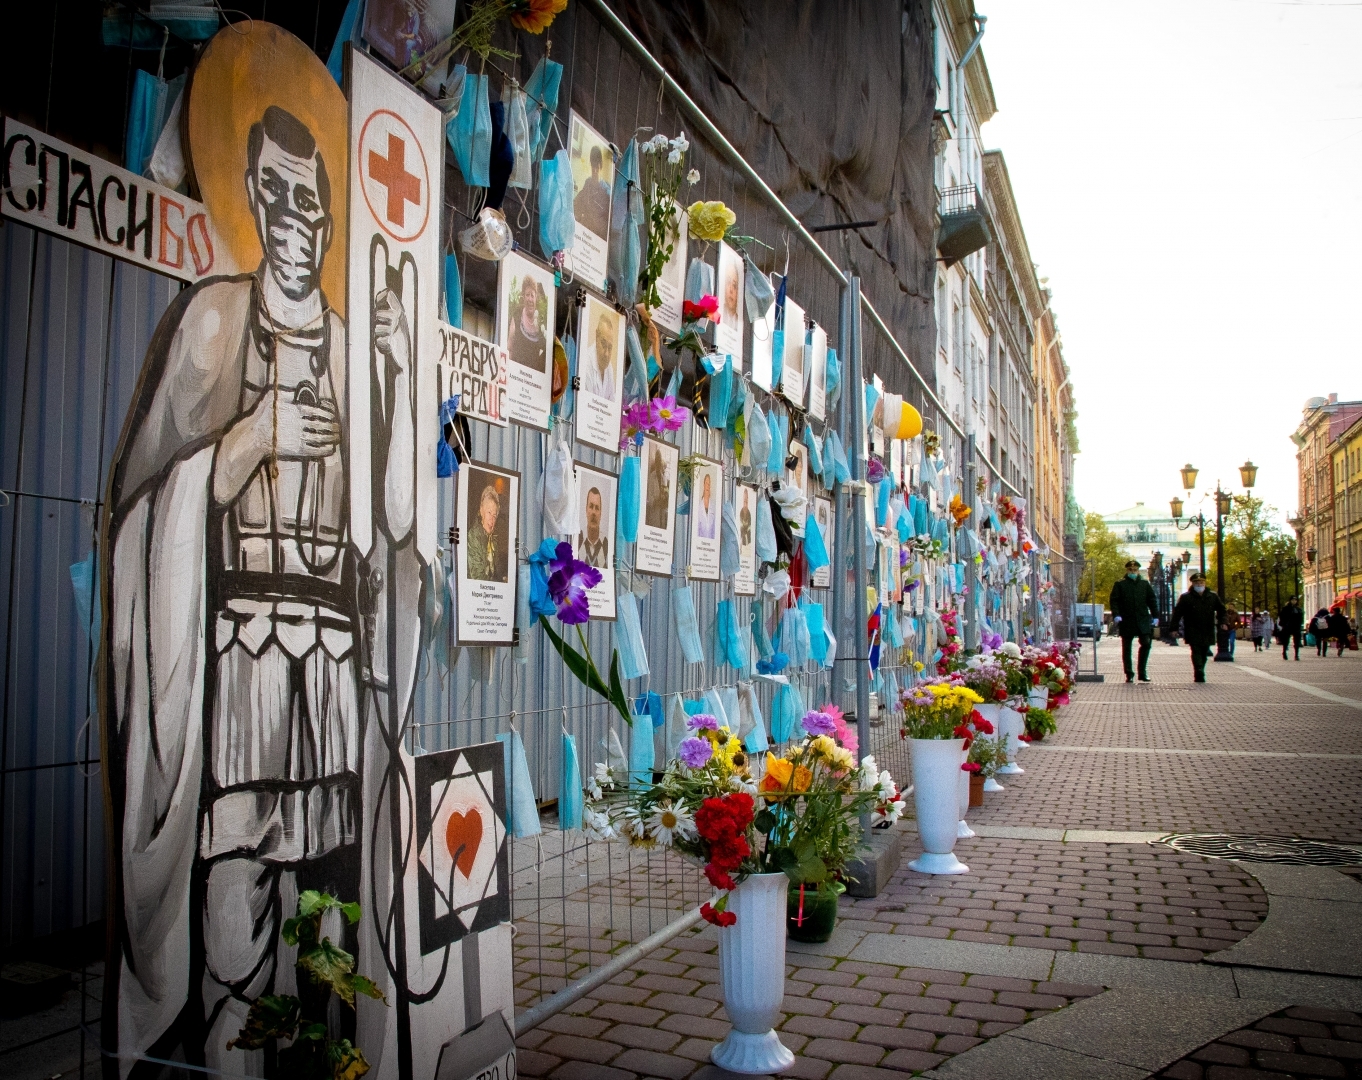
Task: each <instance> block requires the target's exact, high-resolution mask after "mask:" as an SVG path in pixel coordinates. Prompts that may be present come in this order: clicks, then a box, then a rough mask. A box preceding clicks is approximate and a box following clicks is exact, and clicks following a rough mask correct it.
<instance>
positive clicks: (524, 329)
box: [497, 251, 554, 374]
mask: <svg viewBox="0 0 1362 1080" xmlns="http://www.w3.org/2000/svg"><path fill="white" fill-rule="evenodd" d="M553 298H554V289H553V271H552V270H549V269H547V268H546V267H543V266H541V265H539V264H537V263H534V262H532V261H531V260H529V259H527V258H525V257H524V256H523V255H520V254H517V253H516V252H514V251H513V252H511V254H509V255H507V256H506V258H505V259H504V260H503V261H502V264H501V268H500V280H499V281H498V288H497V331H498V333H497V339H498V342H499V343H500V344H502V345H504V346H506V352H507V354H508V355H509V356H510V359H511V363H513V364H519V365H520V366H521V367H523V368H528V369H529V370H531V371H535V372H539V373H540V374H545V373H547V372H548V370H549V357H550V355H552V349H553V314H554V313H553Z"/></svg>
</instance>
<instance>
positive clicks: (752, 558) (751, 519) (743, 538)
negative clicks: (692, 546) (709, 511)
mask: <svg viewBox="0 0 1362 1080" xmlns="http://www.w3.org/2000/svg"><path fill="white" fill-rule="evenodd" d="M734 496H735V498H734V501H735V502H736V504H737V508H738V509H737V519H738V572H737V573H736V574H734V575H733V593H734V595H735V596H754V595H756V591H757V506H758V503H759V496H758V494H757V489H756V488H755V487H753V486H752V485H750V484H738V485H736V487H735V488H734Z"/></svg>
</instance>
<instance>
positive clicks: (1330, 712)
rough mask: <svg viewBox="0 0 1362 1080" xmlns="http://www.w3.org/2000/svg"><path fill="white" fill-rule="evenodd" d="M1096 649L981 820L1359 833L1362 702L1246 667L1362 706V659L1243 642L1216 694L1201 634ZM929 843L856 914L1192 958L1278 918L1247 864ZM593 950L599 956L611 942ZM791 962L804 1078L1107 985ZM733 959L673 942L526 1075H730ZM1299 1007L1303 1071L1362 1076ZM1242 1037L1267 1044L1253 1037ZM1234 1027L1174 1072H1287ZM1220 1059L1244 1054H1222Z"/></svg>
mask: <svg viewBox="0 0 1362 1080" xmlns="http://www.w3.org/2000/svg"><path fill="white" fill-rule="evenodd" d="M1084 659H1085V660H1088V661H1089V662H1090V658H1089V657H1087V656H1085V658H1084ZM1099 661H1100V666H1101V670H1102V671H1103V672H1104V674H1105V675H1106V677H1107V681H1106V682H1105V683H1102V684H1091V683H1084V684H1080V686H1079V687H1078V690H1077V693H1076V694H1075V695H1074V701H1073V703H1072V704H1071V705H1069V706H1067V707H1065V708H1064V709H1063V710H1061V711H1060V713H1059V714H1058V720H1059V731H1058V733H1057V734H1056V735H1055V736H1053V737H1052V738H1051V739H1049V740H1047V743H1046V744H1043V745H1041V746H1037V747H1035V748H1033V749H1032V750H1030V751H1027V752H1026V753H1025V754H1023V755H1022V757H1021V764H1022V765H1023V766H1024V768H1025V769H1026V772H1025V773H1024V774H1023V775H1021V776H1014V777H1011V778H1003V781H1004V783H1005V785H1006V787H1007V790H1006V791H1005V792H1002V793H998V794H992V795H989V796H986V799H987V802H986V805H985V806H984V807H982V808H976V809H974V810H971V811H970V814H969V818H970V821H971V823H972V824H975V825H986V826H1014V827H1015V826H1023V827H1025V826H1031V827H1043V828H1051V829H1053V828H1079V829H1110V830H1120V831H1140V832H1165V831H1167V832H1171V831H1178V832H1184V831H1185V832H1193V831H1197V832H1211V831H1214V832H1254V833H1268V834H1272V835H1296V836H1306V837H1313V838H1317V839H1328V840H1338V841H1344V842H1358V841H1360V840H1362V815H1359V814H1358V813H1357V807H1358V805H1360V804H1362V708H1359V707H1353V706H1352V705H1350V704H1348V703H1347V702H1338V701H1333V700H1326V699H1324V698H1321V697H1319V696H1312V695H1311V694H1310V693H1308V692H1307V691H1305V690H1303V689H1301V688H1300V687H1299V686H1292V685H1286V684H1283V683H1281V682H1277V681H1274V680H1272V679H1267V678H1263V677H1261V676H1254V675H1252V674H1249V673H1247V671H1246V669H1247V668H1250V667H1251V668H1254V669H1257V670H1259V671H1262V672H1265V673H1267V674H1269V675H1274V676H1278V677H1279V678H1286V679H1290V680H1294V681H1295V682H1297V683H1302V684H1305V685H1306V686H1309V687H1312V688H1314V689H1316V690H1318V691H1320V692H1323V693H1326V694H1332V695H1336V696H1339V697H1343V698H1346V699H1349V701H1356V702H1358V703H1359V705H1360V706H1362V661H1360V660H1359V654H1357V653H1349V654H1345V655H1344V656H1343V657H1342V658H1341V659H1339V658H1335V657H1332V656H1331V657H1329V658H1328V659H1327V660H1321V659H1318V658H1317V657H1315V656H1314V655H1313V652H1311V653H1310V654H1309V655H1306V654H1304V653H1303V654H1302V660H1301V661H1300V662H1295V661H1283V660H1282V659H1281V654H1280V652H1275V653H1261V654H1257V655H1255V654H1253V653H1252V650H1251V647H1250V648H1248V649H1244V648H1240V650H1239V652H1238V655H1237V657H1236V663H1235V664H1234V665H1227V664H1212V665H1209V668H1208V670H1209V680H1210V681H1209V682H1208V683H1207V684H1206V685H1204V686H1199V685H1195V684H1193V682H1192V678H1191V664H1190V661H1189V660H1188V657H1187V650H1186V649H1185V648H1177V649H1173V648H1169V647H1167V646H1162V645H1159V646H1156V647H1155V651H1154V654H1153V657H1152V662H1151V665H1150V674H1151V676H1152V677H1153V679H1154V681H1153V683H1151V684H1139V683H1136V684H1133V685H1127V684H1126V683H1125V682H1124V679H1123V678H1122V675H1121V672H1120V649H1119V644H1117V643H1114V642H1110V641H1104V642H1102V643H1101V646H1100V649H1099ZM1303 755H1311V756H1303ZM902 779H903V780H905V781H906V780H907V777H906V776H905V777H903V778H902ZM917 850H918V848H917V845H916V839H915V837H914V836H913V835H912V834H911V833H909V834H907V835H905V837H904V856H903V862H904V864H905V865H904V866H901V867H900V869H899V871H898V872H897V873H896V874H895V875H894V876H893V878H892V880H891V882H890V884H889V886H888V888H887V889H886V890H885V891H884V892H882V893H881V894H880V895H879V896H878V897H876V898H874V899H868V900H855V899H851V898H844V900H843V903H842V912H841V919H840V920H839V926H840V927H841V928H843V929H846V930H853V931H861V932H865V933H881V934H886V933H887V934H890V935H899V936H901V935H908V936H913V937H936V938H950V939H952V940H956V941H971V942H983V943H991V944H999V945H1004V944H1005V945H1014V946H1016V945H1021V946H1032V947H1035V948H1042V949H1050V950H1057V949H1058V950H1075V951H1078V952H1101V953H1108V954H1114V955H1120V956H1138V957H1144V958H1148V959H1164V960H1182V961H1188V962H1195V961H1198V960H1200V959H1201V958H1202V957H1204V956H1205V955H1207V954H1209V953H1211V952H1214V951H1215V950H1218V949H1222V948H1224V947H1226V946H1228V945H1230V944H1233V943H1234V942H1235V941H1237V940H1239V939H1240V938H1242V937H1244V936H1245V935H1246V934H1248V933H1249V932H1251V931H1252V930H1253V929H1254V928H1255V927H1256V926H1257V925H1258V923H1259V921H1260V920H1261V919H1262V918H1263V916H1264V915H1265V913H1266V910H1267V902H1266V898H1265V896H1264V894H1263V892H1262V890H1261V889H1260V888H1259V887H1258V885H1257V883H1256V882H1255V881H1254V880H1253V878H1252V877H1251V876H1250V875H1249V874H1248V873H1247V872H1246V871H1245V870H1243V869H1242V868H1241V867H1240V865H1239V864H1236V863H1233V862H1226V861H1220V860H1214V859H1202V858H1198V857H1195V856H1189V855H1186V854H1183V853H1180V852H1177V851H1174V850H1173V849H1171V848H1168V847H1166V846H1162V845H1149V844H1097V843H1061V842H1059V841H1056V840H1014V839H999V838H996V837H984V836H980V837H977V838H975V839H972V840H962V841H960V842H959V844H958V845H957V848H956V851H957V853H958V854H959V856H960V858H961V859H962V860H963V861H964V862H966V863H967V864H968V865H969V866H970V873H969V874H966V875H962V876H959V877H952V878H944V879H943V878H932V877H929V876H925V875H920V874H916V873H913V872H911V871H909V870H907V869H906V863H907V861H908V860H909V859H911V858H912V857H913V856H914V855H915V854H916V852H917ZM544 945H545V946H546V947H547V948H548V949H550V950H557V949H561V950H562V952H561V953H559V952H556V951H555V952H553V953H552V961H553V962H554V963H555V964H562V965H563V967H559V968H558V970H559V971H562V970H565V968H568V967H571V968H574V969H575V970H585V967H586V965H585V960H584V959H583V960H582V961H581V962H580V963H574V961H573V957H574V956H578V955H580V956H582V957H583V958H584V957H585V952H584V950H585V949H586V947H587V946H588V945H591V946H592V947H593V948H595V949H596V950H599V949H600V948H601V945H600V943H599V941H595V942H592V941H587V940H584V939H583V936H582V934H581V933H580V932H578V931H575V930H566V931H559V932H558V936H557V937H556V938H554V937H552V936H550V937H545V938H544ZM530 951H531V950H530V949H529V948H528V943H527V948H526V949H525V955H521V956H518V959H517V974H516V978H517V985H518V987H519V989H518V990H517V997H518V999H519V1000H520V1001H521V1002H523V1003H528V1002H530V1001H532V1000H535V999H537V998H538V997H539V995H540V994H541V993H542V992H544V991H545V990H549V991H550V992H551V989H553V988H556V985H561V983H557V984H555V985H554V986H553V987H549V986H545V985H543V982H542V979H543V976H539V975H536V974H535V973H534V971H533V970H531V969H532V968H533V964H534V960H533V958H532V957H531V956H529V955H528V953H529V952H530ZM1030 955H1034V954H1030ZM591 959H592V961H593V962H594V963H597V964H598V963H599V962H600V953H599V951H598V952H597V953H596V954H595V955H593V956H592V957H591ZM788 959H789V961H790V962H789V964H788V965H787V983H786V991H787V993H786V998H785V1003H784V1008H783V1015H782V1019H781V1021H780V1023H779V1024H778V1029H779V1031H780V1034H781V1039H782V1041H783V1042H785V1043H786V1045H788V1046H789V1047H790V1048H791V1049H792V1050H794V1051H795V1053H796V1055H797V1056H796V1061H795V1066H794V1068H793V1069H792V1070H791V1072H790V1074H789V1075H793V1076H804V1077H816V1078H822V1077H831V1078H833V1080H872V1078H876V1077H891V1076H893V1077H898V1076H905V1075H909V1074H912V1073H915V1072H919V1071H922V1070H924V1069H929V1068H932V1067H934V1066H935V1065H936V1064H938V1063H939V1062H940V1061H941V1060H943V1059H944V1058H945V1057H948V1056H950V1055H952V1054H957V1053H960V1052H962V1051H964V1050H966V1049H968V1048H970V1047H971V1046H974V1045H977V1044H978V1043H979V1042H980V1041H982V1040H985V1039H989V1038H992V1037H993V1036H995V1035H998V1034H1001V1033H1002V1032H1003V1031H1005V1030H1008V1029H1009V1028H1011V1027H1015V1026H1016V1025H1019V1024H1022V1023H1025V1022H1026V1021H1028V1020H1031V1019H1034V1018H1035V1017H1037V1016H1039V1015H1042V1014H1043V1013H1044V1012H1047V1011H1051V1010H1054V1009H1058V1008H1062V1007H1063V1006H1064V1005H1066V1004H1068V1003H1070V1002H1072V1001H1074V1000H1077V999H1078V998H1081V997H1085V996H1089V995H1091V994H1094V993H1097V992H1098V991H1099V990H1100V988H1099V987H1095V986H1076V985H1065V984H1056V983H1044V982H1039V983H1038V982H1031V981H1027V980H1024V979H1008V978H1000V977H990V976H981V975H967V974H965V973H963V972H950V971H934V970H932V971H929V970H922V969H916V968H903V967H894V966H888V965H882V964H870V963H862V962H858V961H853V960H847V959H842V958H838V957H834V956H817V955H812V954H807V953H800V954H795V953H793V952H792V953H791V954H789V957H788ZM717 964H718V956H717V952H716V939H715V936H714V931H713V930H712V929H709V928H706V929H703V930H698V931H692V932H688V933H686V934H684V935H682V936H681V937H680V938H677V939H674V940H673V941H671V942H670V943H669V944H668V946H667V947H665V948H663V949H659V950H657V951H656V952H654V953H653V954H652V955H650V956H649V957H648V958H647V959H645V960H643V961H641V962H639V963H637V964H635V965H633V966H632V968H631V969H630V970H628V971H626V972H624V973H623V974H622V975H620V976H619V977H618V978H617V979H615V980H614V981H612V982H610V983H607V984H606V985H604V986H602V987H600V988H598V989H597V990H596V991H594V992H593V993H592V994H591V995H590V996H589V997H586V998H584V999H582V1000H581V1001H579V1002H577V1003H576V1004H574V1005H573V1006H571V1007H569V1009H568V1010H566V1011H565V1012H563V1013H560V1014H559V1015H558V1016H556V1017H554V1018H552V1019H550V1020H548V1021H547V1022H545V1023H544V1024H543V1025H541V1026H540V1027H539V1028H537V1029H536V1030H534V1031H530V1032H527V1033H525V1034H524V1035H522V1036H521V1038H520V1040H519V1044H520V1047H521V1063H520V1071H521V1072H522V1073H524V1074H525V1075H526V1076H548V1077H555V1078H572V1077H582V1078H587V1077H600V1078H603V1080H628V1078H631V1077H668V1078H678V1080H679V1078H682V1077H695V1078H696V1080H700V1078H702V1077H717V1076H721V1075H726V1074H722V1073H720V1072H719V1071H718V1070H715V1069H714V1067H713V1066H710V1065H708V1064H707V1062H708V1054H709V1049H710V1047H711V1046H712V1045H714V1043H715V1042H717V1041H718V1040H720V1039H722V1038H723V1036H724V1034H725V1033H726V1032H727V1030H728V1023H727V1020H726V1018H725V1014H724V1010H723V1005H722V1003H721V1001H722V995H721V993H720V989H719V985H718V973H717ZM536 979H538V980H540V981H539V982H536V981H535V980H536ZM541 986H542V987H543V988H542V989H541V988H540V987H541ZM1306 1011H1309V1010H1306ZM1296 1012H1300V1010H1288V1011H1287V1012H1286V1013H1283V1014H1282V1015H1281V1016H1280V1017H1277V1018H1269V1020H1266V1021H1263V1024H1266V1025H1268V1027H1266V1028H1264V1027H1262V1026H1261V1025H1259V1026H1258V1027H1257V1028H1255V1029H1253V1031H1257V1032H1260V1033H1261V1032H1266V1033H1268V1034H1271V1035H1273V1036H1274V1037H1276V1038H1279V1039H1282V1040H1284V1041H1283V1042H1282V1043H1281V1047H1285V1044H1286V1042H1291V1041H1292V1039H1293V1038H1295V1042H1293V1043H1292V1047H1291V1048H1289V1049H1284V1048H1278V1049H1277V1050H1276V1051H1275V1052H1279V1053H1288V1052H1289V1053H1292V1054H1294V1055H1295V1057H1296V1059H1297V1060H1296V1062H1295V1065H1294V1068H1295V1069H1296V1070H1297V1071H1295V1072H1293V1073H1292V1075H1319V1076H1334V1075H1337V1076H1349V1075H1352V1074H1350V1073H1347V1072H1346V1071H1345V1072H1337V1071H1333V1072H1330V1071H1321V1072H1315V1073H1307V1072H1300V1071H1299V1070H1300V1068H1302V1067H1303V1066H1302V1064H1301V1060H1300V1059H1301V1058H1303V1057H1312V1056H1313V1057H1316V1058H1320V1059H1327V1060H1328V1061H1329V1062H1330V1063H1332V1064H1330V1065H1326V1066H1317V1065H1316V1066H1312V1067H1316V1068H1318V1069H1325V1070H1328V1069H1330V1068H1332V1067H1333V1065H1335V1064H1337V1063H1339V1062H1343V1065H1342V1067H1343V1068H1344V1069H1347V1068H1355V1067H1356V1066H1355V1063H1354V1064H1352V1065H1350V1064H1348V1062H1349V1061H1351V1060H1352V1059H1349V1058H1347V1054H1348V1052H1349V1051H1350V1049H1351V1046H1350V1045H1349V1044H1351V1043H1352V1041H1353V1039H1355V1038H1358V1037H1359V1036H1358V1035H1357V1029H1356V1028H1354V1027H1351V1026H1350V1025H1349V1024H1344V1023H1342V1022H1341V1021H1326V1020H1322V1019H1320V1018H1319V1017H1314V1016H1313V1013H1312V1017H1309V1018H1307V1017H1304V1013H1303V1012H1302V1013H1301V1016H1299V1017H1298V1016H1296V1015H1295V1013H1296ZM1283 1018H1284V1021H1283ZM1279 1021H1280V1022H1286V1023H1309V1024H1315V1025H1325V1028H1324V1030H1326V1031H1329V1032H1330V1034H1329V1035H1320V1034H1319V1032H1318V1031H1316V1030H1315V1029H1314V1028H1312V1029H1311V1031H1312V1032H1314V1034H1310V1033H1304V1034H1303V1035H1302V1036H1301V1037H1303V1038H1306V1039H1310V1038H1314V1039H1325V1038H1328V1039H1332V1040H1333V1044H1334V1051H1333V1056H1332V1057H1331V1056H1330V1055H1329V1054H1327V1053H1321V1052H1317V1051H1313V1050H1310V1049H1309V1048H1308V1047H1306V1045H1305V1044H1304V1043H1301V1042H1300V1039H1299V1038H1296V1036H1294V1035H1293V1036H1291V1038H1288V1033H1285V1032H1283V1031H1278V1030H1276V1029H1274V1028H1272V1027H1271V1025H1272V1024H1273V1023H1278V1022H1279ZM1328 1025H1333V1026H1328ZM1238 1034H1240V1035H1243V1038H1245V1039H1249V1040H1253V1039H1259V1035H1257V1034H1253V1033H1252V1031H1251V1032H1250V1033H1249V1034H1244V1033H1238ZM1235 1037H1237V1036H1227V1037H1226V1039H1222V1040H1219V1041H1218V1042H1217V1043H1215V1044H1212V1047H1208V1048H1203V1050H1199V1051H1197V1054H1200V1055H1203V1056H1202V1058H1200V1059H1198V1058H1197V1054H1194V1055H1192V1056H1191V1057H1189V1058H1188V1059H1187V1060H1186V1061H1184V1062H1179V1063H1178V1065H1177V1066H1174V1067H1173V1070H1177V1069H1182V1070H1183V1071H1181V1072H1177V1071H1173V1070H1170V1071H1167V1072H1165V1074H1164V1075H1166V1076H1170V1077H1171V1076H1176V1077H1179V1078H1182V1077H1193V1076H1197V1077H1203V1076H1204V1077H1206V1078H1207V1080H1211V1078H1215V1080H1233V1078H1234V1077H1235V1076H1236V1075H1238V1074H1237V1073H1236V1072H1221V1071H1217V1070H1222V1069H1244V1068H1249V1069H1253V1068H1260V1069H1271V1068H1276V1066H1272V1065H1262V1064H1260V1063H1259V1057H1253V1056H1252V1055H1253V1054H1257V1053H1258V1049H1259V1048H1258V1047H1257V1045H1256V1043H1255V1044H1246V1043H1242V1042H1241V1043H1234V1042H1233V1041H1232V1040H1233V1039H1234V1038H1235ZM1227 1040H1231V1041H1228V1042H1227ZM1260 1041H1262V1040H1261V1039H1260ZM1221 1044H1224V1045H1225V1046H1227V1047H1230V1048H1231V1049H1232V1050H1233V1049H1237V1050H1244V1051H1245V1053H1250V1052H1251V1053H1250V1060H1249V1062H1248V1064H1243V1057H1242V1055H1240V1054H1232V1053H1231V1052H1230V1050H1220V1049H1214V1048H1215V1047H1220V1046H1221ZM1275 1045H1277V1044H1275V1043H1274V1046H1275ZM1310 1045H1311V1046H1317V1045H1318V1044H1315V1043H1311V1044H1310ZM1245 1047H1247V1049H1245ZM1262 1049H1263V1051H1264V1052H1273V1051H1272V1048H1270V1047H1264V1048H1262ZM1208 1053H1209V1054H1217V1053H1223V1054H1224V1055H1225V1056H1226V1058H1228V1057H1231V1056H1232V1057H1234V1060H1235V1062H1236V1063H1234V1064H1232V1063H1230V1062H1228V1060H1226V1061H1224V1062H1222V1061H1221V1060H1220V1059H1219V1058H1216V1059H1214V1060H1211V1059H1207V1058H1205V1056H1204V1055H1205V1054H1208ZM1260 1056H1261V1055H1260ZM1262 1060H1263V1061H1268V1060H1275V1059H1267V1058H1263V1059H1262ZM1193 1068H1195V1069H1197V1070H1202V1071H1197V1072H1193V1071H1192V1069H1193ZM1257 1075H1263V1073H1262V1072H1259V1073H1257Z"/></svg>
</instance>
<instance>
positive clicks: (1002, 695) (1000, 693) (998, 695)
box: [993, 688, 1007, 701]
mask: <svg viewBox="0 0 1362 1080" xmlns="http://www.w3.org/2000/svg"><path fill="white" fill-rule="evenodd" d="M993 696H994V697H995V698H997V699H998V700H999V701H1006V700H1007V691H1006V690H1003V689H1001V688H1000V689H999V690H998V691H997V693H995V694H994V695H993Z"/></svg>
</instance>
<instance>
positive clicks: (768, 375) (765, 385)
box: [752, 281, 777, 393]
mask: <svg viewBox="0 0 1362 1080" xmlns="http://www.w3.org/2000/svg"><path fill="white" fill-rule="evenodd" d="M767 284H768V286H769V284H770V282H769V281H767ZM776 314H777V308H776V305H775V304H774V303H773V304H770V305H768V306H767V308H766V312H765V314H763V315H759V316H755V317H754V318H753V319H752V381H753V382H754V383H756V384H757V385H758V386H760V387H761V388H762V389H763V390H765V391H767V392H768V393H769V392H770V391H772V390H774V389H776V387H774V386H773V385H772V382H771V379H772V375H773V373H774V370H773V358H772V353H771V350H772V348H773V347H774V344H775V339H776Z"/></svg>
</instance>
